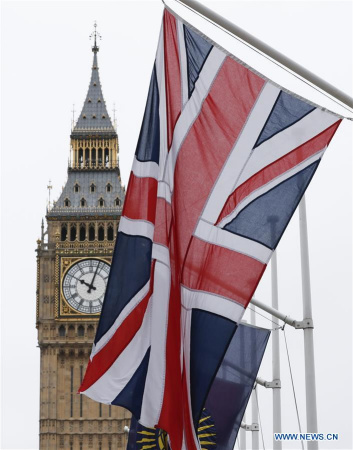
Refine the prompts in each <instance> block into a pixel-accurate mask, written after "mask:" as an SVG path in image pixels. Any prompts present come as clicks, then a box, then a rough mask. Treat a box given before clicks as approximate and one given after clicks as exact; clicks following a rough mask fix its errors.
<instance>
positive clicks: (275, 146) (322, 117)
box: [232, 109, 338, 191]
mask: <svg viewBox="0 0 353 450" xmlns="http://www.w3.org/2000/svg"><path fill="white" fill-rule="evenodd" d="M337 120H338V118H337V116H334V115H333V114H331V113H328V112H326V111H321V109H315V110H314V111H312V112H311V113H310V114H308V115H307V116H305V117H304V118H303V119H301V120H299V122H297V123H295V124H294V125H292V126H290V127H288V128H286V129H285V130H283V131H282V132H280V133H278V134H276V135H275V136H273V137H272V138H271V139H268V140H267V141H265V142H263V143H262V144H261V145H259V147H256V149H255V150H254V152H253V153H252V155H251V158H250V159H249V162H248V163H247V165H246V167H245V168H244V171H243V173H242V174H241V177H240V178H239V180H237V183H236V184H235V185H234V189H236V188H237V187H238V186H240V185H241V184H243V183H244V182H245V181H246V180H248V179H249V178H250V177H252V176H253V175H254V174H255V173H257V172H259V171H260V170H261V169H263V168H264V167H266V166H268V165H269V164H271V163H273V162H274V161H276V160H277V159H279V158H281V157H282V156H284V155H286V154H287V153H289V152H291V151H292V150H294V149H295V148H297V147H299V146H300V145H303V144H305V143H306V142H307V141H309V140H310V139H312V138H313V137H315V136H317V135H318V134H320V133H321V132H322V131H324V130H326V128H328V127H330V126H331V125H333V124H334V123H335V122H337ZM234 189H232V191H233V190H234Z"/></svg>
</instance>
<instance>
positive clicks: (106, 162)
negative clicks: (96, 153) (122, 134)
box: [104, 148, 109, 167]
mask: <svg viewBox="0 0 353 450" xmlns="http://www.w3.org/2000/svg"><path fill="white" fill-rule="evenodd" d="M104 165H105V167H108V166H109V148H105V149H104Z"/></svg>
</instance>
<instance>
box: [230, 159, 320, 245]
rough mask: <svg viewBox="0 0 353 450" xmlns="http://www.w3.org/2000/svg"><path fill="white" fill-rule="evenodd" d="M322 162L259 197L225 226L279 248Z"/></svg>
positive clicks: (233, 231) (236, 232) (241, 234)
mask: <svg viewBox="0 0 353 450" xmlns="http://www.w3.org/2000/svg"><path fill="white" fill-rule="evenodd" d="M318 165H319V161H317V162H315V163H313V164H311V165H310V166H308V167H306V168H305V169H304V170H302V171H300V172H298V173H296V174H295V175H293V176H292V177H290V178H288V179H287V180H285V181H283V182H282V183H280V184H278V185H277V186H276V187H274V188H273V189H271V190H269V191H268V192H266V193H265V194H263V195H261V196H260V197H257V198H256V199H255V200H254V201H252V202H251V203H249V204H248V206H246V207H245V208H244V209H243V210H242V211H240V213H239V214H238V215H237V216H236V217H235V218H234V219H233V220H232V221H231V222H229V223H227V225H226V226H225V227H224V229H225V230H228V231H230V232H232V233H235V234H238V235H240V236H244V237H246V238H249V239H252V240H253V241H257V242H260V243H261V244H263V245H266V247H269V248H271V249H275V248H276V246H277V244H278V242H279V240H280V239H281V236H282V234H283V232H284V230H285V229H286V227H287V225H288V222H289V221H290V219H291V217H292V215H293V213H294V211H295V209H296V207H297V206H298V203H299V202H300V199H301V198H302V196H303V194H304V192H305V189H306V188H307V186H308V184H309V183H310V180H311V178H312V176H313V175H314V173H315V170H316V168H317V166H318Z"/></svg>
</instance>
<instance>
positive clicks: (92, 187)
mask: <svg viewBox="0 0 353 450" xmlns="http://www.w3.org/2000/svg"><path fill="white" fill-rule="evenodd" d="M89 190H90V192H95V190H96V185H95V184H94V183H91V186H90V187H89Z"/></svg>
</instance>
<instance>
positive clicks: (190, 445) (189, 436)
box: [183, 359, 202, 450]
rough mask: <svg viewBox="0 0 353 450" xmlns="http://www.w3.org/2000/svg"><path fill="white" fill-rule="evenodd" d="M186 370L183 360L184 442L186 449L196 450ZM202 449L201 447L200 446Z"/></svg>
mask: <svg viewBox="0 0 353 450" xmlns="http://www.w3.org/2000/svg"><path fill="white" fill-rule="evenodd" d="M186 376H187V375H186V368H185V359H184V360H183V408H184V432H185V441H186V448H187V449H188V450H197V447H196V445H195V440H194V435H193V431H192V429H193V427H194V424H193V420H192V417H191V414H190V404H189V395H188V388H187V382H186ZM201 447H202V446H201Z"/></svg>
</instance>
